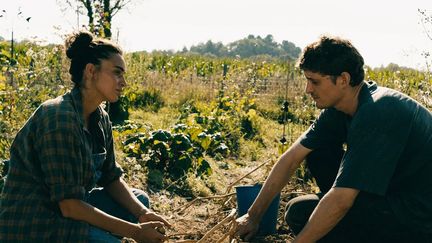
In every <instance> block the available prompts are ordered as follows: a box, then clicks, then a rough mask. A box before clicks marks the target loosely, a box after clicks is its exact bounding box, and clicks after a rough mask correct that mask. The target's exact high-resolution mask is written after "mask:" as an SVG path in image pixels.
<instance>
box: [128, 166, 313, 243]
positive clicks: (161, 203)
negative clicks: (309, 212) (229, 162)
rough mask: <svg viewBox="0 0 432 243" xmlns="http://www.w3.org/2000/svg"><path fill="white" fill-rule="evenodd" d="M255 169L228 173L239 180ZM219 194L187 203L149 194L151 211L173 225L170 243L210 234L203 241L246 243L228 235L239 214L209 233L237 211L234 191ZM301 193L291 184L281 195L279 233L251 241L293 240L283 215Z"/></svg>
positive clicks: (166, 194) (261, 176) (262, 173)
mask: <svg viewBox="0 0 432 243" xmlns="http://www.w3.org/2000/svg"><path fill="white" fill-rule="evenodd" d="M254 166H256V164H255V165H251V166H248V167H243V168H239V169H237V170H231V171H229V172H228V174H231V175H230V176H232V178H234V179H235V178H239V177H241V175H243V174H245V172H246V173H247V172H248V171H251V170H252V169H253V168H254ZM270 167H271V166H270ZM225 173H227V172H225ZM267 173H268V169H262V170H259V171H258V170H257V172H256V174H255V175H253V176H251V177H247V178H245V179H244V180H242V181H241V182H239V184H251V183H252V184H253V182H254V181H255V182H256V181H257V180H260V179H262V181H263V180H264V178H265V175H266V174H267ZM227 176H228V175H227ZM234 179H231V180H234ZM294 185H295V183H294ZM218 194H219V195H211V196H208V197H200V198H195V199H194V200H191V199H189V200H187V199H185V198H183V197H180V196H178V195H175V194H173V193H170V192H167V191H159V192H156V193H152V192H150V193H149V196H150V199H151V201H152V202H153V205H152V208H156V210H155V211H156V212H158V213H160V214H161V215H164V216H165V217H166V218H167V220H168V221H169V222H170V223H171V224H172V225H173V227H172V228H170V229H166V235H167V236H168V238H169V240H168V242H178V243H186V242H190V243H192V242H198V241H199V240H202V238H203V237H204V236H205V235H206V234H208V236H205V237H206V238H205V240H204V241H202V242H224V243H225V242H227V243H232V242H237V243H239V242H244V241H242V240H241V239H239V238H238V239H234V240H232V239H231V240H230V239H229V237H228V236H227V235H228V233H229V231H230V229H231V228H232V227H231V224H230V223H231V222H232V221H233V220H234V219H235V218H237V216H238V215H237V214H236V215H235V216H233V217H232V218H231V219H229V220H228V222H226V223H223V224H220V225H219V226H220V227H219V228H218V229H217V230H215V231H213V232H210V231H211V230H212V228H213V227H215V226H216V225H218V224H219V223H221V222H222V221H223V220H224V219H225V220H226V218H227V216H228V215H229V214H230V213H231V212H232V210H233V209H237V201H236V200H237V199H236V195H235V193H234V189H232V190H230V192H229V193H227V194H223V193H218ZM299 194H304V192H303V191H302V190H301V189H300V190H299V188H296V186H291V184H290V185H288V186H286V187H285V188H284V190H283V191H282V192H281V197H280V205H279V213H278V223H277V227H276V234H273V235H267V236H256V237H255V238H254V239H253V240H252V241H250V242H253V243H258V242H263V243H264V242H290V241H291V240H293V234H292V233H291V231H290V230H289V228H288V226H287V224H286V223H285V222H284V219H283V218H284V217H283V216H284V211H285V207H286V204H287V202H288V201H289V200H290V199H291V198H293V197H295V196H297V195H299ZM227 195H229V196H227ZM209 232H210V233H209ZM224 236H226V238H224ZM126 242H133V241H126Z"/></svg>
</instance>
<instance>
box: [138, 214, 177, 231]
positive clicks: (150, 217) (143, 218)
mask: <svg viewBox="0 0 432 243" xmlns="http://www.w3.org/2000/svg"><path fill="white" fill-rule="evenodd" d="M151 221H160V222H163V223H164V224H165V226H167V227H171V224H170V223H169V222H168V221H166V220H165V219H164V218H163V217H162V216H160V215H159V214H156V213H154V212H151V211H147V212H145V213H143V214H141V215H140V216H139V217H138V222H140V223H146V222H151Z"/></svg>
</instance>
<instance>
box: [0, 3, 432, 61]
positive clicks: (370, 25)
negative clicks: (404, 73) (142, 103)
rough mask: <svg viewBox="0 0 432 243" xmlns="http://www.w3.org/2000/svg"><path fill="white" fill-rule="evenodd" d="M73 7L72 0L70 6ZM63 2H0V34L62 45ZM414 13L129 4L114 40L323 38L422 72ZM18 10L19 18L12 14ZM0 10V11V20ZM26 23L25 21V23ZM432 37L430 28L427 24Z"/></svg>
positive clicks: (429, 6)
mask: <svg viewBox="0 0 432 243" xmlns="http://www.w3.org/2000/svg"><path fill="white" fill-rule="evenodd" d="M72 1H74V0H72ZM59 2H65V1H64V0H63V1H62V0H0V11H1V10H6V13H5V14H3V15H4V16H3V17H1V18H0V36H2V37H4V38H6V39H10V35H11V31H12V29H13V30H14V37H15V38H16V39H18V40H20V39H24V38H26V39H34V40H39V41H42V42H43V43H62V42H63V41H62V39H63V37H64V35H65V34H67V33H70V32H72V31H74V30H76V29H77V28H78V26H80V25H82V24H85V23H86V22H87V21H88V20H87V18H86V16H84V15H83V16H77V15H76V13H75V11H74V9H71V8H69V9H67V10H66V11H61V9H62V7H65V6H67V5H65V4H59ZM418 9H422V10H426V11H427V13H428V14H429V15H431V16H432V1H431V0H409V1H402V0H399V1H396V0H361V1H359V0H296V1H292V0H217V1H216V0H131V3H130V4H129V5H128V7H127V8H126V9H124V10H122V11H120V12H119V13H118V14H117V15H115V16H114V19H113V23H112V25H113V28H112V29H113V33H114V34H113V36H114V38H116V37H117V36H118V42H119V44H120V45H121V46H122V47H123V49H125V50H126V51H140V50H145V51H152V50H156V49H157V50H181V49H182V48H183V47H188V48H189V47H190V46H191V45H196V44H199V43H202V42H206V41H208V40H212V41H214V42H222V43H224V44H227V43H230V42H233V41H236V40H239V39H242V38H245V37H247V36H248V35H249V34H252V35H255V36H257V35H260V36H261V37H265V36H266V35H268V34H271V35H273V37H274V40H275V41H277V42H279V43H281V42H282V41H283V40H288V41H290V42H293V43H294V44H295V45H296V46H298V47H300V48H302V49H303V48H304V47H305V46H306V45H307V44H309V43H311V42H313V41H315V40H317V39H318V37H319V36H320V35H322V34H330V35H337V36H341V37H343V38H347V39H349V40H351V42H352V43H353V44H354V46H356V47H357V48H358V49H359V51H360V53H361V54H362V55H363V57H364V59H365V63H366V65H368V66H371V67H379V66H381V65H384V66H386V65H388V64H389V63H396V64H398V65H401V66H407V67H413V68H419V69H423V68H425V63H426V62H425V58H424V57H423V56H422V55H421V53H422V52H424V51H432V40H431V39H429V38H428V37H427V35H426V33H425V27H424V26H423V25H422V24H421V17H420V14H419V12H418ZM19 11H22V14H21V15H20V16H17V13H18V12H19ZM1 14H2V12H0V15H1ZM27 17H31V19H30V21H29V22H27V21H26V20H25V19H26V18H27ZM426 29H428V30H429V31H431V32H432V24H429V26H426Z"/></svg>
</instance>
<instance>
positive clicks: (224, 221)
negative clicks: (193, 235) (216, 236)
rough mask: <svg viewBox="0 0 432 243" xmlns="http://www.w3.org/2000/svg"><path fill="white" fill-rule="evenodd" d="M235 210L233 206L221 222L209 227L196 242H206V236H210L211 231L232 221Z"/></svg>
mask: <svg viewBox="0 0 432 243" xmlns="http://www.w3.org/2000/svg"><path fill="white" fill-rule="evenodd" d="M236 213H237V210H236V209H235V208H233V209H231V212H230V214H229V215H228V216H227V217H226V218H224V219H223V220H222V221H221V222H219V223H218V224H217V225H215V226H214V227H213V228H211V229H210V230H209V231H208V232H207V233H206V234H205V235H204V236H203V237H202V238H201V239H200V240H199V241H197V243H204V242H207V241H206V240H207V238H209V237H210V236H211V234H213V232H215V231H216V230H217V229H219V228H220V227H221V226H222V225H224V224H226V223H227V222H230V221H232V220H233V219H235V216H236Z"/></svg>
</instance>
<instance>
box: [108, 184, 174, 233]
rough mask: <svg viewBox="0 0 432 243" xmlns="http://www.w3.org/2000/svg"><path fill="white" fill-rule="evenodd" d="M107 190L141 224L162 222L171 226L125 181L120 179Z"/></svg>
mask: <svg viewBox="0 0 432 243" xmlns="http://www.w3.org/2000/svg"><path fill="white" fill-rule="evenodd" d="M105 189H106V190H107V192H108V193H109V194H110V196H111V197H112V198H113V199H114V200H115V201H116V202H117V203H119V204H120V205H122V206H123V207H124V208H126V209H127V210H128V211H129V212H131V213H132V214H133V215H134V216H135V217H136V218H137V219H138V220H139V222H141V223H144V222H149V221H160V222H163V223H164V224H165V225H166V226H171V225H170V223H169V222H168V221H166V220H165V219H164V218H162V217H161V216H159V215H157V214H156V213H154V212H152V211H151V210H149V209H148V208H147V207H146V206H144V205H143V204H142V203H141V202H140V201H139V200H138V199H137V197H136V196H135V195H134V194H133V193H132V191H131V190H130V188H129V186H128V185H127V184H126V182H125V181H124V180H123V179H121V178H119V179H117V180H115V181H113V182H111V183H110V184H109V185H107V186H106V187H105Z"/></svg>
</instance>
